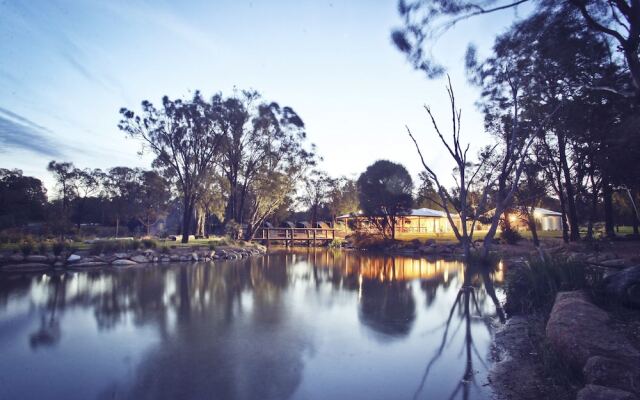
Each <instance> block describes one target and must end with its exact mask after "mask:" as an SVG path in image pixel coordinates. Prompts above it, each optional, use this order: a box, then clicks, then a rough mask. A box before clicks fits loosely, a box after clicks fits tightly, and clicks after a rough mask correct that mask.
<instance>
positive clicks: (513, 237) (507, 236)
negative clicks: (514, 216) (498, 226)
mask: <svg viewBox="0 0 640 400" xmlns="http://www.w3.org/2000/svg"><path fill="white" fill-rule="evenodd" d="M500 239H502V240H504V241H505V242H507V243H509V244H517V243H518V242H519V241H521V240H522V235H520V233H518V231H516V230H514V229H512V228H506V229H503V230H502V232H500Z"/></svg>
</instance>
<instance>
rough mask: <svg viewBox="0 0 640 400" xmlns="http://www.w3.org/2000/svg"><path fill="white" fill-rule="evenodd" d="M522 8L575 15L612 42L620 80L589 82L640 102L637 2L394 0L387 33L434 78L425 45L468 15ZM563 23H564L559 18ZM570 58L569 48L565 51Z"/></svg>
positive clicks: (435, 68)
mask: <svg viewBox="0 0 640 400" xmlns="http://www.w3.org/2000/svg"><path fill="white" fill-rule="evenodd" d="M525 4H528V5H530V8H528V9H526V10H523V11H524V14H525V15H528V16H532V15H533V16H536V15H554V14H556V15H564V16H569V15H577V16H579V17H580V19H575V18H573V17H571V18H572V19H574V20H576V21H578V22H579V25H578V26H577V28H578V29H579V30H581V31H582V30H584V29H585V28H588V29H590V30H592V32H594V33H597V34H599V35H600V36H601V37H602V38H603V39H604V40H606V41H608V42H611V43H612V45H613V46H612V47H615V49H616V50H617V52H618V54H619V55H620V56H621V57H616V59H617V62H618V64H619V65H621V66H626V68H625V71H624V76H625V77H626V79H625V80H624V81H609V82H607V83H606V84H604V85H593V86H591V88H592V89H598V90H605V91H610V92H613V93H616V94H618V95H622V96H624V97H625V98H633V99H634V100H633V101H634V102H635V103H636V104H637V103H640V55H639V48H640V2H638V1H637V0H561V1H553V0H488V1H486V0H463V1H459V0H399V2H398V11H399V14H400V16H401V18H402V20H403V25H402V26H401V27H400V28H398V29H395V30H394V31H393V32H392V35H391V38H392V40H393V42H394V43H395V45H396V47H397V48H398V49H399V50H401V51H402V52H403V53H405V54H406V56H407V58H408V60H409V61H410V62H411V63H412V65H413V66H414V67H415V68H416V69H419V70H422V71H424V72H425V73H426V74H427V76H429V77H431V78H433V77H438V76H439V75H441V74H442V73H443V72H444V70H445V68H444V67H443V66H442V65H440V64H439V63H438V62H437V60H435V59H434V58H433V57H432V56H431V53H430V52H429V51H428V48H429V47H430V46H432V45H433V44H434V42H435V41H437V40H438V38H440V37H441V36H442V35H443V34H444V33H445V32H447V31H448V30H449V29H451V28H453V27H454V26H456V25H458V24H460V23H462V22H464V21H465V20H468V19H470V18H474V17H478V16H481V15H490V14H496V13H500V12H503V11H505V10H517V9H518V7H519V6H522V5H525ZM559 23H560V24H564V21H559ZM565 51H566V52H567V54H568V55H569V56H571V55H573V53H572V52H571V49H565Z"/></svg>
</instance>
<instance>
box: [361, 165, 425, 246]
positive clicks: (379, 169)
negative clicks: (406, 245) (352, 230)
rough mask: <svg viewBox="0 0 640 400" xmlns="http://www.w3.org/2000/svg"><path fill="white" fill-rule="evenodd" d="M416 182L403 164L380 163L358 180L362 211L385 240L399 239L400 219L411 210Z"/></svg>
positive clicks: (370, 168) (372, 166)
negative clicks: (397, 236)
mask: <svg viewBox="0 0 640 400" xmlns="http://www.w3.org/2000/svg"><path fill="white" fill-rule="evenodd" d="M412 191H413V181H412V179H411V175H409V173H408V172H407V170H406V168H405V167H404V166H402V165H401V164H396V163H393V162H391V161H387V160H379V161H376V162H375V163H373V164H371V165H370V166H369V167H367V169H366V171H365V172H363V173H362V174H361V175H360V178H358V193H359V198H360V206H361V207H362V211H363V212H364V214H365V215H366V216H367V217H368V219H369V222H370V223H372V224H373V225H375V226H376V227H378V229H379V231H380V232H381V233H382V235H383V236H385V237H388V236H389V235H390V236H391V238H392V239H395V228H396V223H397V221H398V216H400V215H402V214H405V213H407V212H408V211H410V210H411V205H412V204H413V199H412Z"/></svg>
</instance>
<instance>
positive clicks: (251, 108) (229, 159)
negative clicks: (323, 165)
mask: <svg viewBox="0 0 640 400" xmlns="http://www.w3.org/2000/svg"><path fill="white" fill-rule="evenodd" d="M212 103H213V104H214V105H215V109H216V110H218V111H219V112H218V113H217V116H218V118H219V120H218V123H219V125H220V126H221V127H222V130H223V133H224V138H223V141H222V160H221V163H220V165H221V169H222V175H223V176H224V177H225V178H226V179H227V183H228V190H229V196H228V200H227V206H226V210H225V222H228V221H231V220H234V221H236V222H237V223H240V224H246V232H245V233H246V234H245V236H246V237H251V236H252V235H253V232H254V231H255V229H256V228H257V227H258V226H260V225H261V224H262V222H263V221H264V219H265V218H266V217H268V215H269V214H270V213H272V212H273V210H275V209H277V208H278V207H279V205H281V204H282V202H283V201H284V200H285V198H286V195H288V194H290V193H291V192H292V191H293V190H294V186H295V184H296V183H297V181H298V180H299V178H300V177H302V175H303V173H304V172H305V171H306V169H307V168H308V167H312V166H313V165H314V164H315V155H314V153H313V145H312V146H311V147H312V150H311V151H307V150H306V149H305V148H304V141H305V140H306V131H305V127H304V123H303V121H302V119H301V118H300V116H298V114H296V112H295V111H294V110H293V109H292V108H291V107H281V106H280V105H278V104H277V103H273V102H272V103H267V102H263V101H262V100H261V97H260V94H259V93H257V92H255V91H243V92H242V93H240V94H239V95H236V96H232V97H228V98H224V97H223V96H222V95H216V96H214V98H213V100H212ZM271 175H273V177H274V182H272V183H273V185H271V184H269V182H268V180H269V177H270V176H271ZM276 181H277V182H276ZM270 189H275V190H283V189H284V192H275V193H272V192H269V190H270ZM283 195H284V196H283ZM265 212H267V214H265Z"/></svg>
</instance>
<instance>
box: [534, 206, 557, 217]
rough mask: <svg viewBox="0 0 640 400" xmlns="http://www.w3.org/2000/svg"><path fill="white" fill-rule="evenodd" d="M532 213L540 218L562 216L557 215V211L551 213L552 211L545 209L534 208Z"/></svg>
mask: <svg viewBox="0 0 640 400" xmlns="http://www.w3.org/2000/svg"><path fill="white" fill-rule="evenodd" d="M533 213H534V214H540V215H542V216H545V217H546V216H562V213H559V212H557V211H552V210H547V209H546V208H538V207H536V208H534V209H533Z"/></svg>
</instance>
